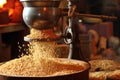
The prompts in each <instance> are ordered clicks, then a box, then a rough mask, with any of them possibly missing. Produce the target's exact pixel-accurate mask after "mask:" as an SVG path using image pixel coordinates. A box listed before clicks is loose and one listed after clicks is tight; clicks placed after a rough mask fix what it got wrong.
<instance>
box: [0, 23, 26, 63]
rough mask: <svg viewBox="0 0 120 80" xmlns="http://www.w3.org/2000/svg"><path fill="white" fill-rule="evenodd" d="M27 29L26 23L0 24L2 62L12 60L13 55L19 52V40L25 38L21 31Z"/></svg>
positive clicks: (0, 60)
mask: <svg viewBox="0 0 120 80" xmlns="http://www.w3.org/2000/svg"><path fill="white" fill-rule="evenodd" d="M25 29H26V27H25V25H24V24H20V23H9V24H4V25H0V62H3V61H7V60H10V59H11V56H12V55H13V54H14V55H15V54H16V53H17V52H18V50H17V49H18V48H17V41H19V40H21V41H22V40H23V38H24V36H23V35H21V34H23V33H21V32H23V31H24V30H25ZM17 34H18V35H17ZM3 38H4V39H3ZM11 47H13V48H11ZM15 47H16V48H15ZM11 49H12V50H11ZM16 55H17V54H16Z"/></svg>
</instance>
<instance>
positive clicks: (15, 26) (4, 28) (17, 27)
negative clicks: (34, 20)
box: [0, 23, 25, 34]
mask: <svg viewBox="0 0 120 80" xmlns="http://www.w3.org/2000/svg"><path fill="white" fill-rule="evenodd" d="M24 29H25V26H24V25H23V24H20V23H9V24H4V25H0V34H1V33H9V32H15V31H21V30H24Z"/></svg>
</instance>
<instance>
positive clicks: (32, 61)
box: [0, 30, 85, 77]
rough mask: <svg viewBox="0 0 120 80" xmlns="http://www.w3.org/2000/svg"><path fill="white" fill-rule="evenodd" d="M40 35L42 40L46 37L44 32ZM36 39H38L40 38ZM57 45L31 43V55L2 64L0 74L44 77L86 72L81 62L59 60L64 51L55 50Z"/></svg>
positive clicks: (52, 43) (51, 43)
mask: <svg viewBox="0 0 120 80" xmlns="http://www.w3.org/2000/svg"><path fill="white" fill-rule="evenodd" d="M35 31H36V30H35ZM37 33H38V32H37ZM32 34H34V31H32ZM35 34H36V33H35ZM39 34H40V35H39V37H40V38H41V37H44V38H45V37H46V35H44V34H43V33H42V32H40V33H39ZM43 35H44V36H43ZM36 38H38V36H37V37H36ZM40 38H39V39H40ZM56 45H57V44H56V43H55V42H40V41H36V40H35V41H31V42H30V45H29V53H30V54H29V55H24V56H22V57H20V58H16V59H13V60H11V61H8V62H6V63H4V64H2V65H1V66H0V74H2V75H11V76H31V77H37V76H39V77H43V76H54V75H65V74H70V73H74V72H78V71H82V70H84V66H85V65H83V64H81V63H80V62H74V61H71V60H61V59H59V58H57V57H58V56H59V55H58V54H56V53H60V52H64V51H61V50H60V49H58V50H55V49H56V48H55V46H56Z"/></svg>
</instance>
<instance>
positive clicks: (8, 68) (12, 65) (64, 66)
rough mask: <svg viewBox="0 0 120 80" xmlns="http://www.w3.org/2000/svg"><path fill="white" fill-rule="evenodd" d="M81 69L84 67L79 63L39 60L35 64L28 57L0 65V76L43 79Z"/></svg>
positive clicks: (50, 59) (53, 59)
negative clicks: (37, 77)
mask: <svg viewBox="0 0 120 80" xmlns="http://www.w3.org/2000/svg"><path fill="white" fill-rule="evenodd" d="M83 69H84V67H83V66H82V65H81V64H80V63H74V62H72V61H69V60H67V61H62V60H60V59H55V58H41V59H40V60H39V62H37V64H36V61H34V60H33V56H30V55H29V56H23V57H21V58H18V59H14V60H11V61H9V62H6V63H5V64H3V65H1V66H0V74H2V75H12V76H14V75H15V76H32V77H34V76H35V77H36V76H39V77H43V76H52V75H64V74H70V73H73V72H77V71H81V70H83ZM58 73H59V74H58Z"/></svg>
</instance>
